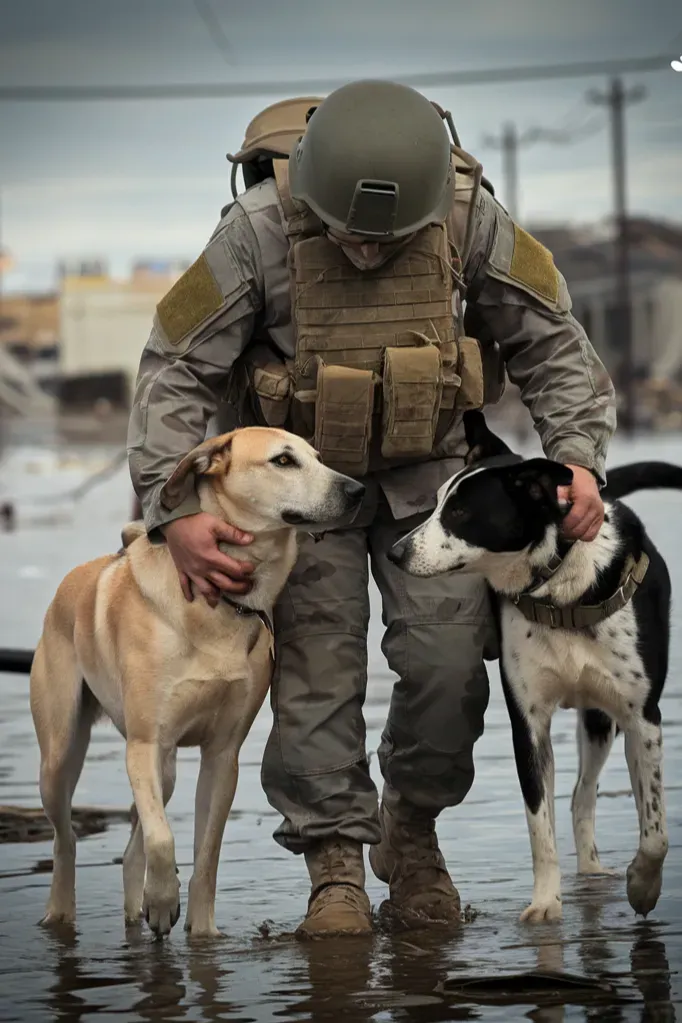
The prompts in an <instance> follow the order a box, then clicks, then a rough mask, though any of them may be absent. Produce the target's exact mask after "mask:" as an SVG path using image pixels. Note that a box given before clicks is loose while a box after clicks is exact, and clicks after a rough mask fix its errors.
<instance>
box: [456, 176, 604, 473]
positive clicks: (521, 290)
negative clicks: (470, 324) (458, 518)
mask: <svg viewBox="0 0 682 1023" xmlns="http://www.w3.org/2000/svg"><path fill="white" fill-rule="evenodd" d="M465 276H466V278H467V280H468V281H469V282H470V283H471V287H472V294H473V301H474V302H475V305H476V313H477V314H478V316H479V317H480V319H481V320H482V321H483V323H484V325H485V327H486V328H487V329H488V331H489V332H490V335H491V336H492V337H493V338H494V340H495V341H496V342H497V343H498V345H499V346H500V350H501V353H502V357H503V359H504V362H505V364H506V369H507V375H508V376H509V379H510V380H511V381H512V383H514V384H516V385H517V386H518V388H519V390H520V392H521V398H522V400H523V402H524V404H525V405H526V407H527V408H528V410H529V412H530V414H531V416H532V418H533V422H534V424H535V428H536V430H537V432H538V434H539V437H540V441H541V443H542V447H543V450H544V452H545V454H546V456H547V457H548V458H552V459H554V460H556V461H558V462H563V463H564V464H566V463H570V464H573V465H581V466H584V467H585V468H586V469H590V470H591V471H592V472H593V473H594V474H595V475H596V477H597V479H598V480H599V482H600V483H601V484H602V485H603V484H604V482H605V479H606V470H605V463H606V456H607V450H608V445H609V443H610V441H611V438H612V436H613V434H614V432H615V429H616V401H615V391H614V387H613V384H612V382H611V379H610V377H609V374H608V373H607V371H606V369H605V367H604V365H603V364H602V362H601V360H600V359H599V357H598V356H597V353H596V352H595V350H594V348H593V347H592V345H591V343H590V341H589V339H588V337H587V335H586V334H585V331H584V330H583V328H582V327H581V325H580V324H579V323H578V321H577V320H576V319H575V317H574V316H573V315H572V312H571V299H570V295H569V293H568V288H567V286H566V281H565V280H564V278H563V276H562V275H561V273H560V272H559V271H558V270H557V268H556V266H555V265H554V260H553V257H552V254H551V253H550V252H549V251H548V250H547V249H546V248H544V246H542V245H541V244H540V243H539V242H538V241H537V240H536V239H535V238H533V237H532V236H531V235H529V234H527V233H526V232H525V231H523V229H522V228H520V227H519V226H518V225H517V224H515V223H514V222H513V221H512V220H511V218H510V217H509V216H508V214H507V213H506V212H505V210H504V209H503V208H502V206H500V204H499V203H498V202H497V201H496V200H495V199H493V198H492V196H491V195H489V194H488V193H487V192H485V191H483V190H481V193H480V195H479V197H478V206H477V230H476V231H475V235H474V243H473V246H472V250H471V256H470V258H469V260H468V261H467V267H466V268H465Z"/></svg>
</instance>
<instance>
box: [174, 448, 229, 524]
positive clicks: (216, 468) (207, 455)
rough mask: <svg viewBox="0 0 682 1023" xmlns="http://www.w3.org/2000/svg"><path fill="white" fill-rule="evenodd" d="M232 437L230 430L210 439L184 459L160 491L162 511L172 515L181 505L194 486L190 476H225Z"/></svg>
mask: <svg viewBox="0 0 682 1023" xmlns="http://www.w3.org/2000/svg"><path fill="white" fill-rule="evenodd" d="M235 433H236V431H235V430H232V432H231V433H223V434H221V435H220V436H219V437H210V438H209V439H208V440H205V441H204V442H203V443H202V444H199V446H198V447H196V448H194V450H193V451H190V452H189V454H188V455H185V457H184V458H183V459H182V461H181V462H180V463H179V464H178V465H177V467H176V468H175V469H174V471H173V473H172V475H171V476H170V477H169V479H168V480H166V482H165V483H164V485H163V487H162V488H161V503H162V504H163V506H164V508H168V510H169V511H173V510H174V509H175V508H177V507H178V505H179V504H181V503H182V502H183V501H184V499H185V497H187V494H188V493H189V491H190V487H191V485H192V483H193V482H194V481H193V480H192V479H190V477H191V476H216V475H219V474H222V475H224V474H225V473H226V472H227V470H228V467H229V465H230V455H231V449H232V438H233V437H234V435H235Z"/></svg>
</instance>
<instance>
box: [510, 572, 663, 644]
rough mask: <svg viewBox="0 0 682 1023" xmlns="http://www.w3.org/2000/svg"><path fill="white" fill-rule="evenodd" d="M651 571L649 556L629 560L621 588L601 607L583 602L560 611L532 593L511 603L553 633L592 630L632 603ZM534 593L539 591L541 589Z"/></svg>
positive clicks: (530, 620)
mask: <svg viewBox="0 0 682 1023" xmlns="http://www.w3.org/2000/svg"><path fill="white" fill-rule="evenodd" d="M561 560H563V559H561ZM558 567H559V566H558V565H557V568H558ZM648 568H649V558H648V555H646V554H644V553H642V555H641V557H640V558H639V560H638V561H635V559H634V558H633V557H629V558H628V559H627V561H626V562H625V567H624V568H623V574H622V575H621V581H620V586H619V587H618V589H617V590H616V592H615V593H613V594H612V595H611V596H610V597H608V598H607V599H606V600H603V601H602V602H601V604H581V603H580V601H576V603H574V604H568V605H566V606H565V607H558V606H557V605H556V604H551V603H550V602H549V601H544V600H541V599H539V598H538V597H533V596H532V591H528V590H527V591H525V592H524V593H519V594H518V595H517V596H515V597H510V598H509V599H510V600H511V601H512V603H513V604H514V605H515V606H516V607H518V609H519V611H520V612H521V614H522V615H523V616H524V618H526V619H527V620H528V621H529V622H534V623H535V624H536V625H544V626H546V627H547V628H549V629H588V628H590V627H591V626H594V625H599V623H600V622H603V621H605V620H606V619H607V618H610V617H611V615H613V614H615V613H616V611H620V610H621V609H622V608H624V607H625V606H626V604H628V603H629V602H630V600H631V599H632V597H633V596H634V594H635V592H636V590H637V589H638V587H639V586H641V584H642V582H643V581H644V577H645V575H646V573H647V569H648ZM554 572H556V568H555V569H554ZM554 572H552V573H551V575H553V574H554ZM550 578H551V576H550ZM534 589H537V586H536V587H534Z"/></svg>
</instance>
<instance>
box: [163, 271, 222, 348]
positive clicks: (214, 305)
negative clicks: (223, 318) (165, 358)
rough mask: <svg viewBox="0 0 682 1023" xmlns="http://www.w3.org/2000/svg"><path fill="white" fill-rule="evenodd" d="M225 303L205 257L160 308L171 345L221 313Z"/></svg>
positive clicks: (173, 290)
mask: <svg viewBox="0 0 682 1023" xmlns="http://www.w3.org/2000/svg"><path fill="white" fill-rule="evenodd" d="M223 302H224V299H223V293H222V291H221V290H220V287H219V286H218V284H217V282H216V279H215V277H214V276H213V273H212V272H211V268H210V266H209V265H208V260H207V259H206V255H205V254H202V255H201V256H199V258H198V259H197V260H196V262H194V263H192V265H191V266H190V268H189V269H188V270H186V271H185V273H184V274H183V275H182V277H181V278H180V279H179V280H178V281H176V282H175V284H174V285H173V287H172V288H171V289H170V291H169V292H168V294H167V295H165V296H164V297H163V298H162V299H161V301H160V302H159V304H158V306H157V307H156V312H157V315H158V318H159V323H160V325H161V327H162V328H163V330H164V332H165V334H166V337H167V338H168V341H169V343H170V344H172V345H177V344H180V342H181V341H182V339H183V338H184V337H186V336H187V334H188V333H189V332H190V331H191V330H194V329H195V328H196V327H199V326H201V324H202V323H203V322H204V320H207V319H208V317H209V316H212V315H213V313H217V312H218V310H219V309H220V307H221V306H222V305H223Z"/></svg>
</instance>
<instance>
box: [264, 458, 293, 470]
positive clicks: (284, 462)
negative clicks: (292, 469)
mask: <svg viewBox="0 0 682 1023" xmlns="http://www.w3.org/2000/svg"><path fill="white" fill-rule="evenodd" d="M270 461H271V462H272V464H273V465H279V466H281V467H282V468H283V469H284V468H286V467H287V466H289V465H296V464H297V463H296V461H295V460H294V459H293V458H292V457H291V455H277V456H276V457H275V458H271V459H270Z"/></svg>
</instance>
